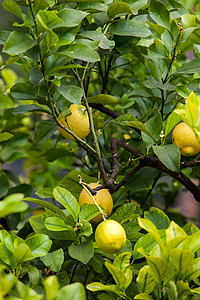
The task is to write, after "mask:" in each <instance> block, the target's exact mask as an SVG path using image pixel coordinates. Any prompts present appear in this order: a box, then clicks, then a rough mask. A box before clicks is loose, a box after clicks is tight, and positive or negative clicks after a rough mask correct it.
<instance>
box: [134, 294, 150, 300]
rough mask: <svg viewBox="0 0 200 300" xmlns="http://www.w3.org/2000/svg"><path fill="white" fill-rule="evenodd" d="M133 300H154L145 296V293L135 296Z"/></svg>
mask: <svg viewBox="0 0 200 300" xmlns="http://www.w3.org/2000/svg"><path fill="white" fill-rule="evenodd" d="M134 299H138V300H153V299H154V298H152V297H151V296H150V295H148V294H146V293H141V294H137V295H136V296H135V297H134Z"/></svg>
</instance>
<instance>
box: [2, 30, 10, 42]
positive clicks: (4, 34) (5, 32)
mask: <svg viewBox="0 0 200 300" xmlns="http://www.w3.org/2000/svg"><path fill="white" fill-rule="evenodd" d="M9 35H10V31H7V30H0V45H4V44H5V42H6V41H7V39H8V37H9Z"/></svg>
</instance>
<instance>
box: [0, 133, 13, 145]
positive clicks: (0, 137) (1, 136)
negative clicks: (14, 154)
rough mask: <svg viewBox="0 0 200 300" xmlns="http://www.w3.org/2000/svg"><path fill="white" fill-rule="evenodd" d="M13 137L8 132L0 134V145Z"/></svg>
mask: <svg viewBox="0 0 200 300" xmlns="http://www.w3.org/2000/svg"><path fill="white" fill-rule="evenodd" d="M13 136H14V135H13V134H11V133H10V132H3V133H0V143H2V142H5V141H8V140H10V139H12V137H13Z"/></svg>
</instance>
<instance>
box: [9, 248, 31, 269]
mask: <svg viewBox="0 0 200 300" xmlns="http://www.w3.org/2000/svg"><path fill="white" fill-rule="evenodd" d="M33 257H34V256H33V254H32V253H31V250H30V248H29V247H28V245H26V244H25V243H23V244H20V245H19V247H17V248H16V249H15V251H14V253H13V258H14V261H15V265H16V266H19V265H21V264H22V263H23V262H24V261H27V260H30V259H32V258H33Z"/></svg>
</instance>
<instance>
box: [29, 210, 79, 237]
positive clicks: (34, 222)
mask: <svg viewBox="0 0 200 300" xmlns="http://www.w3.org/2000/svg"><path fill="white" fill-rule="evenodd" d="M52 216H53V214H52V213H49V212H48V213H42V214H38V215H35V216H32V217H30V218H29V222H30V224H31V226H32V228H33V230H34V231H35V233H38V234H46V235H47V236H48V237H50V238H51V239H57V240H65V241H66V240H69V241H77V239H78V238H77V234H76V233H75V231H69V230H68V231H55V232H54V231H50V230H48V229H47V228H46V227H45V225H44V223H45V220H46V219H47V218H49V217H52Z"/></svg>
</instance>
